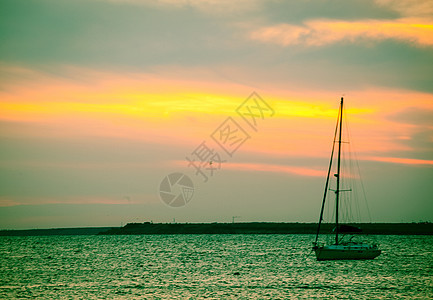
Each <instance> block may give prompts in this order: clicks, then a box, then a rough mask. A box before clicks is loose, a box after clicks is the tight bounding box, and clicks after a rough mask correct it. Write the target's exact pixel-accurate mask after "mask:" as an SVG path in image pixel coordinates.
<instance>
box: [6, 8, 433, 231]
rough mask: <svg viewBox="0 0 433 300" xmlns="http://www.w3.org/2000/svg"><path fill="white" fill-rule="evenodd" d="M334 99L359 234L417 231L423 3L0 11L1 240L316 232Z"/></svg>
mask: <svg viewBox="0 0 433 300" xmlns="http://www.w3.org/2000/svg"><path fill="white" fill-rule="evenodd" d="M253 92H255V93H257V95H259V96H260V97H261V98H262V99H263V101H264V103H266V104H267V105H268V106H269V107H270V108H272V110H273V114H272V115H271V111H270V110H268V111H267V112H265V115H264V117H263V119H260V120H258V123H257V127H256V128H255V129H256V130H255V129H253V128H252V127H251V126H249V125H248V123H247V122H246V120H244V119H242V117H241V116H240V115H239V114H238V113H237V112H236V109H237V108H238V107H239V106H240V105H241V104H242V103H243V102H244V101H245V100H246V99H247V98H248V97H249V96H250V95H251V94H252V93H253ZM342 96H344V99H345V105H346V117H347V122H348V126H349V128H350V133H351V144H350V147H351V148H353V149H354V150H356V156H357V157H358V160H359V167H360V170H361V175H362V180H363V185H364V188H365V192H366V197H367V201H368V206H369V210H370V213H371V219H372V221H374V222H419V221H430V222H432V221H433V184H432V182H433V1H431V0H399V1H398V0H395V1H394V0H371V1H370V0H350V1H346V0H345V1H343V0H335V1H331V0H329V1H328V0H318V1H312V0H311V1H308V0H302V1H300V0H296V1H282V0H238V1H229V0H160V1H157V0H74V1H66V0H37V1H34V0H25V1H24V0H2V1H0V142H1V148H0V178H1V181H0V229H23V228H52V227H80V226H120V225H121V224H125V223H127V222H144V221H153V222H172V221H173V219H175V220H176V222H231V221H232V217H233V216H239V218H237V219H236V221H238V222H250V221H275V222H280V221H282V222H316V221H317V220H318V215H319V212H320V211H319V210H320V203H321V197H322V194H323V187H324V184H325V179H326V178H325V176H326V171H327V167H328V161H329V156H330V151H331V147H332V138H333V133H334V129H335V123H336V118H337V113H338V106H339V100H340V97H342ZM229 117H230V118H231V120H235V122H237V124H238V125H239V126H240V127H242V129H243V130H244V131H245V132H246V133H247V134H248V136H249V139H248V140H246V141H245V143H243V144H242V145H240V146H239V148H238V149H237V150H236V152H235V153H233V155H232V156H229V155H228V154H227V153H225V152H224V151H223V150H222V149H221V148H220V147H219V145H218V144H217V143H216V142H215V141H214V140H213V138H212V134H213V133H214V132H215V131H216V130H217V128H219V126H220V125H221V124H222V123H223V122H225V121H226V120H227V119H228V118H229ZM202 142H205V143H206V145H208V146H209V147H210V148H212V149H213V150H214V152H217V153H218V154H219V155H220V157H221V159H222V160H224V162H223V163H222V164H221V169H219V170H216V171H215V172H214V173H213V176H210V177H209V179H208V181H207V182H204V180H203V177H201V176H200V174H196V172H195V169H194V168H193V167H191V166H188V162H187V160H186V157H191V155H192V152H193V151H194V150H195V149H197V147H199V145H200V144H201V143H202ZM173 172H181V173H184V174H186V175H187V176H189V177H190V178H191V179H192V181H193V183H194V187H195V190H194V196H193V198H192V199H191V201H190V202H189V203H187V205H185V206H183V207H178V208H172V207H169V206H168V205H166V204H164V203H163V202H162V201H161V199H160V198H159V194H158V189H159V185H160V182H161V181H162V180H163V178H164V177H165V176H166V175H168V174H170V173H173ZM363 220H364V219H363ZM366 221H368V220H366Z"/></svg>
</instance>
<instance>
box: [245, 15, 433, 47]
mask: <svg viewBox="0 0 433 300" xmlns="http://www.w3.org/2000/svg"><path fill="white" fill-rule="evenodd" d="M250 38H251V39H253V40H257V41H261V42H265V43H274V44H279V45H282V46H289V45H307V46H323V45H328V44H333V43H336V42H340V41H349V42H357V41H360V40H384V39H394V40H399V41H403V42H408V43H412V44H415V45H417V46H428V47H431V46H433V21H432V20H430V19H420V18H402V19H398V20H386V21H384V20H363V21H339V20H311V21H307V22H305V25H304V26H297V25H291V24H279V25H275V26H269V27H264V28H259V29H258V30H254V31H252V32H251V33H250Z"/></svg>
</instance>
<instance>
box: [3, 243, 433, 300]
mask: <svg viewBox="0 0 433 300" xmlns="http://www.w3.org/2000/svg"><path fill="white" fill-rule="evenodd" d="M313 238H314V237H313V236H312V235H152V236H146V235H139V236H42V237H0V298H1V299H16V298H19V299H25V298H32V299H33V298H36V299H204V298H207V299H291V298H292V299H293V298H296V299H297V298H300V299H314V298H320V299H323V298H324V299H333V298H335V299H399V298H410V299H429V298H433V237H432V236H377V237H376V239H377V241H378V242H379V244H380V247H381V249H382V250H383V252H382V255H381V256H379V257H378V258H376V259H374V260H370V261H333V262H332V261H331V262H330V261H325V262H318V261H316V259H315V256H314V253H313V252H312V251H311V250H310V249H311V242H312V241H313Z"/></svg>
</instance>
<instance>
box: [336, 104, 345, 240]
mask: <svg viewBox="0 0 433 300" xmlns="http://www.w3.org/2000/svg"><path fill="white" fill-rule="evenodd" d="M342 125H343V97H341V102H340V126H339V131H338V156H337V174H336V176H337V188H336V190H335V244H336V245H338V206H339V205H338V201H339V195H340V161H341V132H342Z"/></svg>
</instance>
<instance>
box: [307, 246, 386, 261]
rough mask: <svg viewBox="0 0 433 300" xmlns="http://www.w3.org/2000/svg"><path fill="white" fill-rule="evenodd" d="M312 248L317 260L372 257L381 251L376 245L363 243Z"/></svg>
mask: <svg viewBox="0 0 433 300" xmlns="http://www.w3.org/2000/svg"><path fill="white" fill-rule="evenodd" d="M313 249H314V251H315V252H316V257H317V260H344V259H373V258H375V257H377V256H379V255H380V253H381V251H380V250H379V249H378V248H377V246H370V245H364V244H361V245H359V244H353V245H329V246H318V247H314V248H313Z"/></svg>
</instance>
